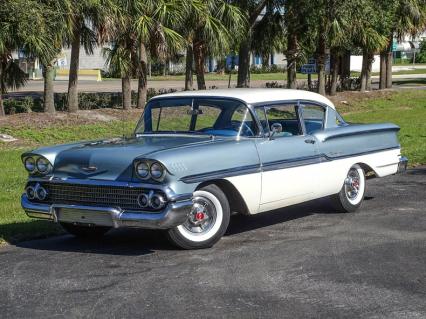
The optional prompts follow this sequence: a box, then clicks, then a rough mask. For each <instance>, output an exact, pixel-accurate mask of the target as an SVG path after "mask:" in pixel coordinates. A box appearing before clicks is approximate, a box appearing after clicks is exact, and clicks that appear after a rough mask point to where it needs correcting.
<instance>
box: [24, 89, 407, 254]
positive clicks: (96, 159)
mask: <svg viewBox="0 0 426 319" xmlns="http://www.w3.org/2000/svg"><path fill="white" fill-rule="evenodd" d="M398 130H399V127H398V126H396V125H394V124H350V123H347V122H345V121H344V119H343V118H342V116H340V115H339V113H338V112H337V111H336V109H335V107H334V105H333V104H332V102H330V100H328V99H327V98H325V97H323V96H321V95H318V94H315V93H311V92H307V91H298V90H283V89H230V90H211V91H196V92H195V91H190V92H179V93H172V94H165V95H161V96H156V97H154V98H152V99H151V100H150V101H149V102H148V103H147V105H146V107H145V110H144V112H143V114H142V116H141V119H140V120H139V122H138V124H137V126H136V129H135V131H134V133H133V135H132V136H131V137H127V138H124V137H123V138H115V139H105V140H99V141H91V142H79V143H73V144H66V145H59V146H53V147H45V148H39V149H36V150H34V151H31V152H26V153H24V154H23V155H22V161H23V164H24V166H25V168H26V170H27V171H28V172H29V179H28V183H27V185H26V188H25V192H24V194H23V195H22V207H23V208H24V210H25V211H26V213H27V215H28V216H30V217H35V218H44V219H49V220H53V221H55V222H57V223H60V224H61V225H62V226H63V228H64V229H65V230H66V231H68V232H69V233H71V234H73V235H75V236H80V237H97V236H102V235H103V234H105V233H106V232H107V231H108V230H110V229H111V228H118V227H139V228H151V229H152V228H154V229H163V230H165V231H166V234H167V236H168V238H169V239H170V240H171V241H172V243H174V244H175V245H177V246H178V247H181V248H184V249H195V248H206V247H211V246H212V245H214V244H215V243H216V242H217V241H218V240H219V239H220V238H221V237H222V236H223V235H224V233H225V231H226V229H227V227H228V224H229V220H230V215H231V213H240V214H247V215H253V214H258V213H262V212H266V211H271V210H277V209H279V208H282V207H285V206H289V205H294V204H298V203H302V202H306V201H310V200H314V199H318V198H322V197H328V198H329V199H330V200H331V201H332V202H333V205H334V206H333V207H335V209H336V210H338V211H342V212H353V211H355V210H357V209H358V208H359V207H360V205H361V203H362V201H363V198H364V193H365V189H366V179H367V178H372V177H383V176H387V175H392V174H396V173H399V172H402V171H404V170H405V169H406V166H407V158H405V157H403V156H401V148H400V144H399V143H398V137H397V132H398ZM278 213H280V211H277V214H278Z"/></svg>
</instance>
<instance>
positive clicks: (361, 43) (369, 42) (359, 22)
mask: <svg viewBox="0 0 426 319" xmlns="http://www.w3.org/2000/svg"><path fill="white" fill-rule="evenodd" d="M351 5H354V6H356V7H357V8H358V10H355V8H352V10H351V17H350V21H351V32H352V34H351V38H352V40H353V43H354V44H355V45H357V46H358V47H360V48H361V49H362V53H363V61H362V70H361V92H363V91H366V90H371V67H372V63H373V60H374V54H375V53H376V52H379V51H380V50H382V49H383V48H384V47H385V46H386V44H387V38H386V36H385V35H384V34H381V33H380V31H381V30H380V27H378V26H379V25H380V19H381V18H382V16H381V14H380V13H381V12H380V5H381V4H380V3H378V2H376V1H374V0H358V3H357V1H356V0H354V1H353V2H352V1H351Z"/></svg>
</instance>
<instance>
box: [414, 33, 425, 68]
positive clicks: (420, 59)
mask: <svg viewBox="0 0 426 319" xmlns="http://www.w3.org/2000/svg"><path fill="white" fill-rule="evenodd" d="M419 51H420V52H419V53H417V54H416V63H426V39H423V40H422V42H420V50H419Z"/></svg>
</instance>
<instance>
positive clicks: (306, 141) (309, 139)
mask: <svg viewBox="0 0 426 319" xmlns="http://www.w3.org/2000/svg"><path fill="white" fill-rule="evenodd" d="M305 143H308V144H315V140H314V139H311V138H308V139H306V140H305Z"/></svg>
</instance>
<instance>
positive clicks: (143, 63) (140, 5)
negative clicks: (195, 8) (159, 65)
mask: <svg viewBox="0 0 426 319" xmlns="http://www.w3.org/2000/svg"><path fill="white" fill-rule="evenodd" d="M136 3H137V5H135V6H134V10H133V11H132V12H131V15H132V17H133V23H134V24H133V30H134V32H135V36H136V41H137V43H138V56H139V61H138V63H137V64H136V70H137V76H138V100H137V107H138V108H143V107H144V106H145V103H146V98H147V79H148V55H152V56H156V57H157V58H158V59H159V60H160V61H164V60H165V58H166V56H167V55H172V54H173V53H175V52H177V51H180V50H182V49H183V48H184V47H185V45H184V42H185V41H184V39H183V37H182V36H181V35H180V34H179V33H178V32H176V31H175V29H177V26H178V25H180V24H181V23H182V21H183V18H184V14H185V12H186V10H187V8H188V6H189V4H188V1H187V0H158V1H155V0H146V1H143V2H139V1H136Z"/></svg>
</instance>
